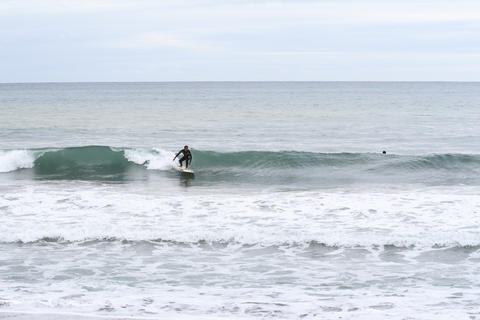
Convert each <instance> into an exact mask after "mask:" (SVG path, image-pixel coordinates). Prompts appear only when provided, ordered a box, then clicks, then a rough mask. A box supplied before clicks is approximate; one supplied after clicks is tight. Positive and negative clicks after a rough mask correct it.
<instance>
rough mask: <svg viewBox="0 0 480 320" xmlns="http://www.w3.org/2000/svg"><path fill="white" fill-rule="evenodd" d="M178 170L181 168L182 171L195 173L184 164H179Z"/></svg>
mask: <svg viewBox="0 0 480 320" xmlns="http://www.w3.org/2000/svg"><path fill="white" fill-rule="evenodd" d="M178 170H180V171H181V172H184V173H190V174H193V173H194V172H193V170H191V169H188V168H185V167H182V166H178Z"/></svg>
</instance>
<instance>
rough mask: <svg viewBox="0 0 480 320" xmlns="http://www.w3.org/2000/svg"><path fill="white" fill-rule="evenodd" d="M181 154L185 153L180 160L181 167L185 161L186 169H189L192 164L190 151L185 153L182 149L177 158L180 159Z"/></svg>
mask: <svg viewBox="0 0 480 320" xmlns="http://www.w3.org/2000/svg"><path fill="white" fill-rule="evenodd" d="M180 153H183V157H182V158H181V159H180V160H178V161H179V162H180V165H181V166H183V161H185V168H188V166H189V165H190V164H191V163H192V153H191V152H190V150H187V151H185V150H183V149H182V150H180V151H178V153H177V155H176V156H175V158H176V157H178V155H179V154H180Z"/></svg>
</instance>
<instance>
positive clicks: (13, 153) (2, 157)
mask: <svg viewBox="0 0 480 320" xmlns="http://www.w3.org/2000/svg"><path fill="white" fill-rule="evenodd" d="M34 161H35V156H34V154H33V152H31V151H28V150H9V151H0V172H10V171H15V170H18V169H22V168H32V167H33V162H34Z"/></svg>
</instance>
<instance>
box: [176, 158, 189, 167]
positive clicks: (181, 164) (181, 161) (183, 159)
mask: <svg viewBox="0 0 480 320" xmlns="http://www.w3.org/2000/svg"><path fill="white" fill-rule="evenodd" d="M178 161H179V162H180V166H181V167H183V161H185V162H187V164H188V161H186V160H185V157H183V158H182V159H180V160H178Z"/></svg>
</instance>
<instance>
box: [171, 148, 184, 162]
mask: <svg viewBox="0 0 480 320" xmlns="http://www.w3.org/2000/svg"><path fill="white" fill-rule="evenodd" d="M182 152H183V149H182V150H180V151H178V153H177V154H176V155H175V157H173V161H175V159H177V157H178V155H179V154H180V153H182Z"/></svg>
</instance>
